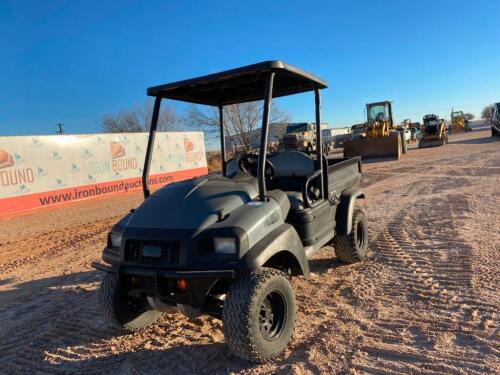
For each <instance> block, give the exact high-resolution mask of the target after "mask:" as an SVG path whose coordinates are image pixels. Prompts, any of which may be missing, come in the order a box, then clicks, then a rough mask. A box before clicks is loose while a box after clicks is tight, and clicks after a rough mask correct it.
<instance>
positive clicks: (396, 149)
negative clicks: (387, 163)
mask: <svg viewBox="0 0 500 375" xmlns="http://www.w3.org/2000/svg"><path fill="white" fill-rule="evenodd" d="M401 146H402V143H401V137H400V136H399V133H397V132H395V133H392V134H391V135H390V136H388V137H378V138H364V139H352V140H349V141H347V140H346V141H344V157H353V156H361V158H363V159H367V158H387V157H391V158H395V159H399V158H400V157H401V152H402V147H401Z"/></svg>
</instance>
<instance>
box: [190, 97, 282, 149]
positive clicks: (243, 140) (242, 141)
mask: <svg viewBox="0 0 500 375" xmlns="http://www.w3.org/2000/svg"><path fill="white" fill-rule="evenodd" d="M262 111H263V102H262V101H259V102H249V103H241V104H233V105H227V106H225V107H224V130H225V134H226V137H232V138H233V140H234V141H235V142H234V143H236V144H238V145H240V146H241V147H242V148H243V150H244V152H249V151H250V148H251V145H252V143H254V142H255V140H256V139H257V138H258V137H260V133H259V132H256V131H255V130H256V129H258V128H259V127H260V126H261V124H262ZM290 120H291V115H290V114H288V113H287V112H286V111H284V110H282V109H280V108H279V107H278V106H276V105H273V106H272V108H271V112H270V114H269V123H273V122H289V121H290ZM184 123H185V125H186V127H188V128H190V129H197V130H202V131H204V132H205V135H206V137H207V139H215V138H218V137H219V136H220V129H219V110H218V108H216V107H206V106H197V105H192V106H191V107H189V108H188V110H187V113H186V117H185V119H184Z"/></svg>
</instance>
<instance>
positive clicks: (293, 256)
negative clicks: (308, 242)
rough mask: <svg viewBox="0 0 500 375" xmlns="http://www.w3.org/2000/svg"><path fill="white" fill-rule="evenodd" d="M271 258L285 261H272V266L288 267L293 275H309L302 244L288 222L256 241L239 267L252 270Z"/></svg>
mask: <svg viewBox="0 0 500 375" xmlns="http://www.w3.org/2000/svg"><path fill="white" fill-rule="evenodd" d="M276 256H278V257H276ZM273 257H274V258H273ZM273 259H274V260H276V261H279V260H282V261H284V262H285V263H286V264H275V263H274V262H273V265H274V266H277V267H279V268H281V267H283V268H290V270H291V271H292V274H294V275H304V276H305V277H309V274H310V271H309V262H308V260H307V256H306V252H305V250H304V246H303V245H302V241H301V240H300V237H299V235H298V234H297V231H296V230H295V228H294V227H293V226H291V225H290V224H287V223H284V224H282V225H281V226H279V227H278V228H276V229H275V230H273V231H272V232H271V233H269V234H268V235H267V236H265V237H264V238H263V239H261V240H260V241H259V242H258V243H256V244H255V245H254V246H253V247H252V248H251V249H250V250H249V251H248V253H247V254H246V255H245V256H244V257H243V259H242V261H243V263H242V267H241V268H242V269H243V270H245V271H247V272H253V271H256V270H257V269H259V268H261V267H262V266H264V265H266V263H268V261H270V260H273Z"/></svg>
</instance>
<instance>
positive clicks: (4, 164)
mask: <svg viewBox="0 0 500 375" xmlns="http://www.w3.org/2000/svg"><path fill="white" fill-rule="evenodd" d="M13 165H14V157H13V156H12V155H11V154H9V153H8V152H7V151H5V150H4V149H1V148H0V169H2V168H8V167H12V166H13Z"/></svg>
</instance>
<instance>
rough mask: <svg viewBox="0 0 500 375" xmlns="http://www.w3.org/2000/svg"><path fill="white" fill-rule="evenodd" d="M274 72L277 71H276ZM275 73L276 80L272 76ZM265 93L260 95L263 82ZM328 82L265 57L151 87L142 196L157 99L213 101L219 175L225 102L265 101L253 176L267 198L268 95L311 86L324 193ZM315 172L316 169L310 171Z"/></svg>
mask: <svg viewBox="0 0 500 375" xmlns="http://www.w3.org/2000/svg"><path fill="white" fill-rule="evenodd" d="M278 73H279V74H278ZM276 74H278V75H279V79H278V80H275V77H276ZM264 85H265V92H264V95H262V87H264ZM326 87H327V84H326V82H325V81H323V80H321V79H319V78H318V77H316V76H314V75H312V74H310V73H306V72H304V71H302V70H300V69H298V68H295V67H293V66H291V65H288V64H285V63H283V62H281V61H267V62H263V63H259V64H254V65H249V66H246V67H242V68H237V69H232V70H229V71H225V72H221V73H215V74H211V75H208V76H203V77H198V78H193V79H190V80H185V81H179V82H173V83H170V84H166V85H161V86H155V87H150V88H149V89H148V91H147V93H148V95H150V96H153V97H155V102H154V107H153V115H152V118H151V127H150V129H149V139H148V145H147V149H146V156H145V159H144V169H143V171H142V189H143V193H144V198H145V199H146V198H147V197H149V196H150V189H149V171H150V167H151V160H152V155H153V148H154V141H155V136H156V130H157V127H158V118H159V115H160V105H161V100H162V98H167V99H173V100H180V101H185V102H191V103H197V104H205V105H212V106H217V107H218V110H219V124H220V146H221V163H222V174H223V175H226V173H227V162H226V139H225V126H224V106H225V105H231V104H236V103H244V102H249V101H255V100H262V99H263V100H264V108H263V115H262V128H261V139H260V152H259V159H258V169H257V180H258V185H259V199H260V200H261V201H265V200H266V199H267V198H266V183H265V171H266V167H265V166H266V158H267V141H268V134H269V117H270V116H269V115H270V112H271V103H272V98H273V97H281V96H287V95H293V94H298V93H302V92H307V91H312V90H314V95H315V106H316V170H317V171H318V176H319V174H321V177H322V183H321V184H320V190H321V197H322V198H325V197H327V196H328V186H327V184H326V183H325V181H326V180H325V171H324V166H323V159H322V158H323V156H322V137H321V115H320V110H321V98H320V90H321V89H324V88H326ZM315 173H316V172H315Z"/></svg>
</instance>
